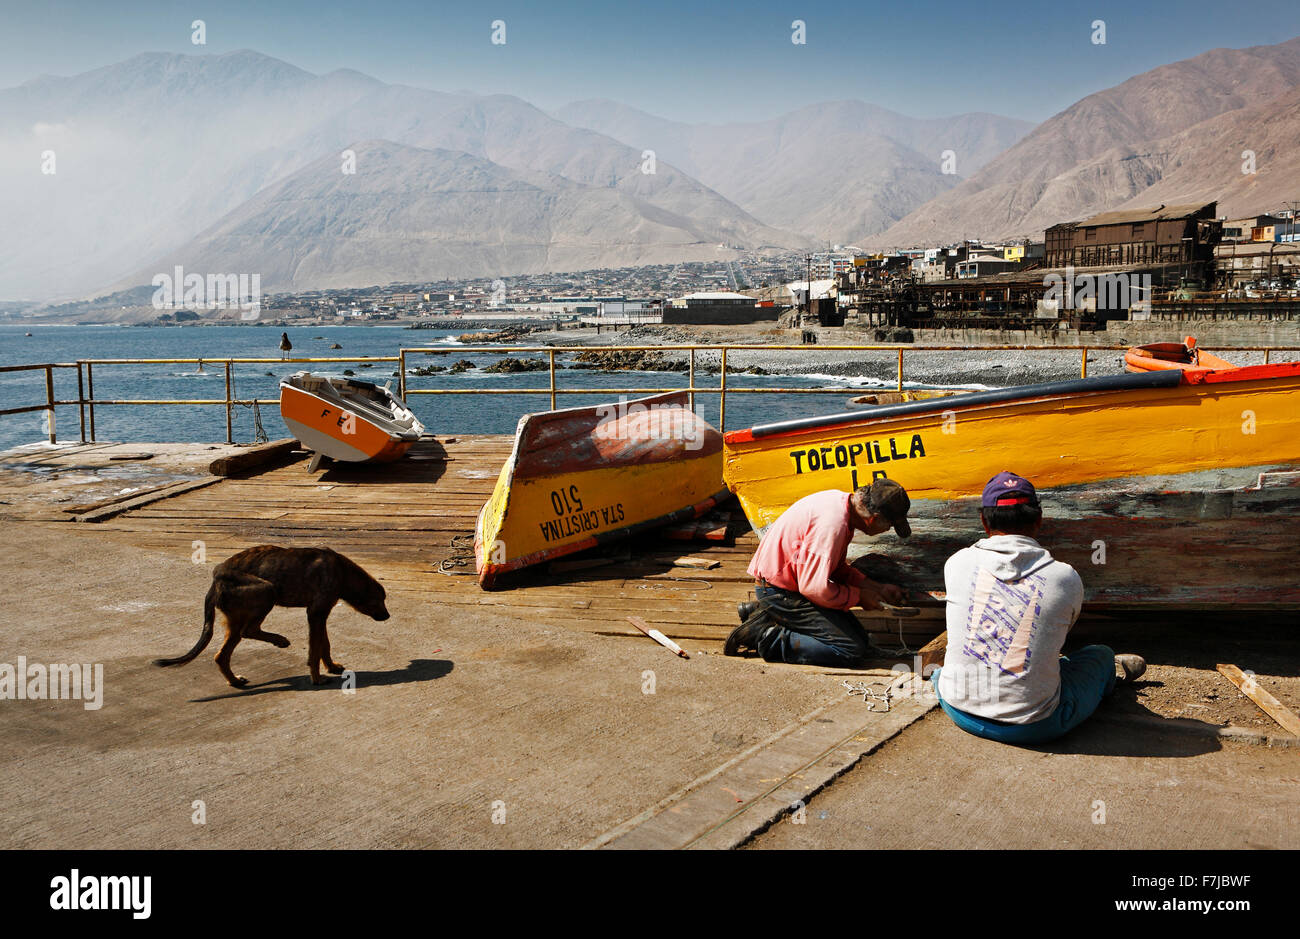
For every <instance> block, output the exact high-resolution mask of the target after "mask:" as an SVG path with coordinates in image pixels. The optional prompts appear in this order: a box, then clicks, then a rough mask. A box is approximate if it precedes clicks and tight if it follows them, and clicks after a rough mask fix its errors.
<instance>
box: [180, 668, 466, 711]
mask: <svg viewBox="0 0 1300 939" xmlns="http://www.w3.org/2000/svg"><path fill="white" fill-rule="evenodd" d="M455 667H456V666H455V665H454V664H453V663H452V662H451V660H450V659H412V660H411V664H410V665H408V666H406V668H395V669H393V670H392V671H388V672H358V671H353V672H352V675H353V676H354V679H355V683H354V684H353V685H352V686H351V687H352V688H355V689H357V690H360V689H362V688H376V687H379V686H380V685H402V684H406V683H407V682H413V681H432V680H434V679H435V678H442V677H443V676H444V675H449V674H451V670H452V669H453V668H455ZM345 674H346V673H345ZM329 679H330V680H329V681H328V682H326V683H325V684H323V685H313V684H312V683H311V676H310V675H294V676H293V677H291V678H274V679H272V680H271V681H265V682H262V683H261V684H257V685H249V686H248V687H246V688H239V689H235V690H231V691H228V692H226V693H225V694H214V695H210V696H208V697H206V698H191V699H190V703H191V704H202V703H203V702H205V701H224V700H225V699H227V698H247V697H251V696H252V695H256V694H270V693H273V692H277V691H333V692H334V693H336V694H337V693H338V692H339V691H340V690H342V689H343V676H342V675H330V676H329ZM345 693H346V692H345Z"/></svg>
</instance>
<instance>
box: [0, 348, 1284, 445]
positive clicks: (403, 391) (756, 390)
mask: <svg viewBox="0 0 1300 939" xmlns="http://www.w3.org/2000/svg"><path fill="white" fill-rule="evenodd" d="M1127 348H1128V346H1124V345H1117V346H1085V345H1058V346H1024V345H951V346H900V345H833V346H822V345H779V346H770V345H761V344H737V345H664V346H646V345H640V346H456V347H454V348H452V349H429V348H419V349H407V348H402V349H400V350H398V354H397V355H385V356H354V357H351V358H344V357H307V358H293V357H290V358H269V357H268V358H210V357H206V356H205V357H201V358H162V359H78V360H77V361H76V362H44V363H34V364H29V365H5V366H0V373H5V372H20V371H43V372H44V373H45V402H44V403H43V404H34V405H28V406H24V407H14V408H5V409H0V417H3V416H5V415H11V414H26V413H31V412H35V411H46V412H47V413H48V437H49V442H50V443H57V442H58V441H57V436H56V432H55V408H57V407H71V406H76V407H77V408H78V413H79V416H80V438H81V442H83V443H85V442H87V441H89V442H95V440H96V433H95V409H96V408H97V407H119V406H214V407H217V406H219V407H224V408H225V411H226V442H227V443H233V442H234V409H235V407H236V406H243V407H251V406H253V405H276V404H279V399H278V398H239V397H237V396H236V394H235V390H236V389H235V373H234V367H235V366H236V365H266V364H290V363H308V364H311V363H339V364H343V363H346V364H362V363H379V362H395V363H398V383H399V385H398V393H399V395H400V396H401V397H403V398H406V397H411V396H414V395H547V396H548V397H549V400H550V409H551V410H555V409H556V407H557V403H558V398H559V396H560V395H609V394H663V393H667V392H674V391H680V392H687V393H689V395H690V405H691V408H692V409H694V407H695V396H696V395H697V394H709V395H718V396H719V405H718V429H719V430H725V429H726V420H727V396H728V395H738V394H788V395H817V394H843V393H844V392H845V391H850V390H853V389H851V388H845V387H842V386H841V387H833V388H825V387H823V388H792V387H781V386H776V387H753V386H749V387H745V386H741V387H737V386H735V385H729V384H728V383H727V375H728V371H729V369H728V363H727V356H728V353H734V352H763V353H779V352H796V351H797V352H803V353H823V352H825V353H842V352H893V353H895V355H896V357H897V358H896V367H895V379H896V389H897V390H898V391H903V390H904V373H905V370H904V356H905V354H906V353H908V352H913V353H917V352H1071V351H1077V352H1080V353H1081V355H1080V362H1079V373H1080V376H1081V377H1083V378H1087V377H1088V354H1089V353H1091V352H1118V351H1123V350H1124V349H1127ZM1218 351H1220V352H1224V353H1225V354H1231V353H1233V352H1263V353H1264V362H1265V363H1268V362H1269V359H1270V356H1271V354H1272V353H1274V352H1300V346H1235V347H1232V348H1230V349H1219V350H1218ZM582 352H588V353H590V352H642V353H645V352H655V353H660V354H665V355H672V354H681V353H685V354H686V357H687V361H686V372H687V383H686V386H685V387H683V386H682V385H680V384H677V385H672V386H669V387H633V388H591V387H586V388H584V387H577V386H573V387H561V386H560V384H559V380H558V374H559V372H560V371H562V366H561V367H560V368H557V365H556V355H557V354H577V353H582ZM699 352H711V353H717V354H718V356H719V363H718V383H717V384H716V385H697V384H696V373H697V369H698V367H699V363H698V362H697V353H699ZM451 353H456V354H459V355H498V356H507V355H513V354H529V355H545V356H546V358H547V368H546V371H547V373H548V379H549V380H548V383H547V385H546V386H545V387H542V388H500V387H496V388H412V387H410V386H409V384H408V382H407V377H408V370H409V367H408V358H410V357H411V356H419V355H448V354H451ZM97 365H98V366H128V365H129V366H140V365H197V366H198V367H199V370H200V371H202V369H203V366H205V365H212V366H218V367H220V368H222V369H223V370H224V372H225V392H226V393H225V397H224V398H125V399H116V398H96V397H95V371H94V370H95V366H97ZM55 369H76V371H77V397H76V398H72V399H64V400H60V399H56V398H55V396H54V370H55ZM588 370H591V371H601V370H602V369H599V368H595V369H584V371H588ZM605 371H608V370H605ZM417 377H421V376H417Z"/></svg>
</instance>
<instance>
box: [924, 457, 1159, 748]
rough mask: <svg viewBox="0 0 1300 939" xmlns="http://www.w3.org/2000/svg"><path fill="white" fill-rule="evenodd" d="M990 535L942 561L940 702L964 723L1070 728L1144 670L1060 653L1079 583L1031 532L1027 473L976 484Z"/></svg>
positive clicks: (1023, 737)
mask: <svg viewBox="0 0 1300 939" xmlns="http://www.w3.org/2000/svg"><path fill="white" fill-rule="evenodd" d="M980 515H981V518H982V520H983V523H984V531H985V533H986V534H987V535H988V536H989V537H987V538H984V539H983V540H981V541H977V542H976V543H975V544H974V545H972V546H971V547H969V548H963V549H962V550H960V551H958V552H957V553H956V554H954V555H953V556H952V557H950V558H949V559H948V563H947V564H945V565H944V569H943V575H944V581H945V586H946V589H947V595H948V598H947V625H948V651H947V654H946V657H945V662H944V666H943V668H942V669H938V670H936V671H935V672H934V673H933V675H932V676H931V681H932V682H933V684H934V688H935V691H936V692H937V694H938V695H939V703H940V705H941V706H942V707H943V709H944V711H945V712H946V713H947V714H948V716H949V717H951V718H952V719H953V722H954V723H956V724H957V726H958V727H960V728H961V729H962V730H965V731H967V732H968V733H972V734H975V735H977V736H980V737H986V738H988V739H990V740H999V741H1002V742H1003V743H1016V744H1035V743H1043V742H1046V741H1048V740H1054V739H1055V738H1057V737H1060V736H1061V735H1062V734H1065V733H1066V732H1068V731H1070V730H1072V729H1073V728H1075V727H1077V726H1078V725H1079V724H1081V723H1083V721H1084V720H1086V719H1087V718H1088V716H1089V715H1091V714H1092V712H1093V711H1095V710H1096V709H1097V705H1098V704H1100V703H1101V699H1102V698H1103V697H1105V696H1106V695H1107V694H1109V693H1110V691H1111V689H1112V688H1114V687H1115V682H1116V681H1117V679H1118V676H1117V675H1116V673H1115V669H1116V666H1117V665H1118V666H1119V667H1120V668H1121V669H1123V671H1124V680H1126V681H1135V680H1136V679H1137V678H1138V677H1140V676H1141V674H1142V673H1143V672H1144V671H1145V670H1146V663H1145V662H1144V661H1143V660H1142V659H1141V657H1139V656H1136V655H1119V656H1117V655H1115V653H1114V652H1112V651H1111V649H1110V648H1109V647H1107V646H1103V645H1092V646H1085V647H1084V648H1082V649H1079V650H1078V651H1077V652H1074V653H1072V654H1071V655H1070V656H1069V657H1068V658H1067V657H1065V656H1062V655H1061V647H1062V646H1063V645H1064V644H1065V637H1066V634H1067V633H1068V632H1069V631H1070V627H1071V626H1073V625H1074V621H1075V620H1076V619H1078V616H1079V611H1080V610H1081V609H1082V607H1083V582H1082V581H1081V580H1080V579H1079V575H1078V573H1076V572H1075V570H1074V568H1073V567H1071V566H1070V565H1068V564H1066V563H1064V562H1062V561H1057V560H1055V559H1054V558H1053V557H1052V555H1051V554H1049V553H1048V551H1047V549H1045V548H1044V547H1042V546H1041V545H1040V544H1039V543H1038V542H1037V541H1035V540H1034V536H1035V535H1037V534H1038V530H1039V528H1040V527H1041V526H1042V522H1043V512H1042V508H1041V507H1040V505H1039V502H1038V493H1037V492H1036V491H1035V490H1034V487H1033V485H1032V484H1031V483H1030V482H1029V480H1027V479H1024V478H1022V477H1020V476H1017V475H1015V474H1014V473H1010V472H1005V471H1004V472H1001V473H998V475H996V476H994V477H993V478H992V479H991V480H989V482H988V485H987V486H985V487H984V495H983V498H982V500H981V509H980Z"/></svg>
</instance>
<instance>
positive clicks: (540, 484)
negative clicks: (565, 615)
mask: <svg viewBox="0 0 1300 939" xmlns="http://www.w3.org/2000/svg"><path fill="white" fill-rule="evenodd" d="M728 495H729V494H728V492H727V490H726V488H725V487H724V485H723V483H722V437H721V435H720V434H719V433H718V432H717V430H715V429H714V428H713V426H712V425H710V424H709V423H708V422H707V421H705V420H704V419H702V418H701V417H699V416H698V415H697V414H695V412H694V411H692V410H691V408H690V404H689V396H688V395H687V393H686V392H672V393H669V394H662V395H655V396H653V397H649V398H641V399H639V400H635V401H620V402H618V403H617V404H604V405H597V406H595V407H580V408H566V409H562V410H558V411H546V412H543V413H539V414H527V415H525V416H524V417H523V418H522V419H521V420H520V421H519V427H518V429H517V431H516V433H515V445H514V450H513V451H512V452H511V454H510V458H509V459H508V460H506V463H505V466H503V467H502V469H501V475H500V477H499V478H498V479H497V484H496V488H495V489H494V490H493V493H492V497H491V498H490V499H488V501H487V503H486V504H485V505H484V506H483V508H482V510H481V511H480V512H479V515H478V522H477V524H476V526H475V530H474V557H475V567H476V569H477V571H478V577H479V584H480V585H481V586H483V587H484V588H490V587H492V586H493V585H494V582H495V580H496V578H497V577H499V576H500V575H501V574H504V573H506V572H508V571H514V570H518V569H519V568H522V567H527V566H529V565H532V564H538V563H540V562H542V561H547V560H550V559H553V558H557V557H561V556H563V555H566V554H572V553H574V552H576V551H582V550H585V549H587V548H591V547H595V546H596V545H599V544H603V543H606V542H608V541H611V540H615V539H618V538H624V537H627V536H628V535H631V534H635V533H637V532H639V531H643V530H646V529H650V528H654V527H657V526H661V525H668V524H672V523H675V522H681V521H684V520H686V519H689V518H696V517H698V516H700V515H703V514H704V513H706V512H708V511H709V510H710V509H712V508H713V507H714V506H715V505H716V504H717V503H718V502H719V501H720V500H722V499H725V498H727V497H728Z"/></svg>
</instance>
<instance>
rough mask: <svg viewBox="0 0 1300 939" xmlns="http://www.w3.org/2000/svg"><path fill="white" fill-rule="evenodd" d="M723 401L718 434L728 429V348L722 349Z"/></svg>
mask: <svg viewBox="0 0 1300 939" xmlns="http://www.w3.org/2000/svg"><path fill="white" fill-rule="evenodd" d="M718 391H719V392H720V394H719V395H718V397H719V398H720V399H721V400H720V402H719V404H718V433H723V432H725V431H726V429H727V347H726V346H723V347H722V379H721V381H720V383H719V385H718Z"/></svg>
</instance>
